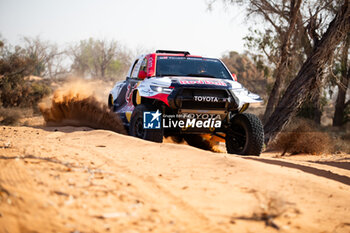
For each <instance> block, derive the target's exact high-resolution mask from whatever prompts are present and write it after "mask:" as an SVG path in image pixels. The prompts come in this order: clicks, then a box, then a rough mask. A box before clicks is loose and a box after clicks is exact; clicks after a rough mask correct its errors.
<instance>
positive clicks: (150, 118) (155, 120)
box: [143, 110, 162, 129]
mask: <svg viewBox="0 0 350 233" xmlns="http://www.w3.org/2000/svg"><path fill="white" fill-rule="evenodd" d="M161 115H162V114H161V113H160V112H159V110H157V111H156V112H143V128H144V129H160V128H161V120H160V116H161Z"/></svg>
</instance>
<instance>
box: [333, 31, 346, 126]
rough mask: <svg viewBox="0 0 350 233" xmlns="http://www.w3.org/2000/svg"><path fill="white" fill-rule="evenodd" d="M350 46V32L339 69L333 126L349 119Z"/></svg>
mask: <svg viewBox="0 0 350 233" xmlns="http://www.w3.org/2000/svg"><path fill="white" fill-rule="evenodd" d="M349 47H350V34H348V35H347V37H346V39H345V41H344V43H343V46H342V48H341V51H342V52H341V56H340V66H339V67H338V69H337V71H339V72H337V73H340V80H339V81H338V96H337V100H336V103H335V111H334V116H333V126H341V125H343V124H344V123H345V122H346V121H347V119H346V116H345V115H344V112H345V109H346V107H347V106H349V105H350V100H348V101H347V102H345V100H346V92H347V90H348V86H349V83H350V68H349V67H350V64H349Z"/></svg>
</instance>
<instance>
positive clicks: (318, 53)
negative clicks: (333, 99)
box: [264, 0, 350, 143]
mask: <svg viewBox="0 0 350 233" xmlns="http://www.w3.org/2000/svg"><path fill="white" fill-rule="evenodd" d="M349 32H350V3H349V1H348V0H345V1H344V3H343V5H342V6H341V8H340V9H339V10H338V12H337V14H336V16H335V18H334V19H333V20H332V22H331V23H330V24H329V26H328V29H327V31H326V32H325V33H324V34H323V36H322V38H321V39H320V40H318V41H316V43H315V45H314V47H313V50H312V52H311V53H310V56H309V57H308V58H307V60H306V61H305V62H304V64H303V65H302V67H301V69H300V71H299V72H298V75H297V76H296V77H295V79H293V81H292V82H291V83H290V84H289V85H288V87H287V90H286V92H285V93H284V95H283V97H282V98H281V100H280V101H279V103H278V105H277V107H276V109H275V110H274V112H273V113H272V114H271V117H270V119H269V121H268V122H267V123H266V124H265V126H264V131H265V142H266V143H268V142H269V141H270V140H271V139H272V138H274V137H275V136H276V134H277V133H278V132H279V131H280V130H281V129H282V128H283V127H284V126H285V125H286V124H287V123H288V121H289V120H290V119H291V117H292V116H294V115H295V113H296V112H297V110H298V108H299V107H300V105H301V104H302V103H303V101H304V100H305V98H306V97H307V95H308V94H309V93H312V92H313V91H314V90H315V89H317V88H318V87H319V84H320V81H322V79H323V78H324V75H323V73H324V71H325V65H326V64H327V63H328V62H329V60H330V58H331V57H332V56H331V55H332V54H333V53H334V51H335V49H336V48H337V46H338V45H339V43H340V42H341V41H343V40H344V39H345V37H346V36H347V34H348V33H349Z"/></svg>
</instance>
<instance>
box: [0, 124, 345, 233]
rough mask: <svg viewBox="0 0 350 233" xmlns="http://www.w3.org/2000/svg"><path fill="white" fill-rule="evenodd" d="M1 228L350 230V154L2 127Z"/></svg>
mask: <svg viewBox="0 0 350 233" xmlns="http://www.w3.org/2000/svg"><path fill="white" fill-rule="evenodd" d="M0 132H1V137H0V185H1V186H0V232H277V231H278V230H277V228H279V231H281V232H350V171H349V168H348V165H349V162H350V156H347V155H342V156H340V155H338V156H336V157H335V156H324V157H316V156H298V157H291V158H288V159H276V158H272V155H271V154H264V155H263V156H262V157H261V158H256V157H239V156H234V155H228V154H224V153H212V152H207V151H202V150H199V149H196V148H192V147H189V146H186V145H176V144H166V143H163V144H157V143H151V142H146V141H142V140H138V139H136V138H131V137H128V136H124V135H119V134H116V133H113V132H110V131H104V130H91V129H89V128H74V127H59V128H43V127H36V128H35V127H1V128H0Z"/></svg>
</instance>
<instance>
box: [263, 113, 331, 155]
mask: <svg viewBox="0 0 350 233" xmlns="http://www.w3.org/2000/svg"><path fill="white" fill-rule="evenodd" d="M269 148H271V149H275V150H282V151H283V153H282V155H284V154H285V153H287V152H289V153H291V154H300V153H305V154H313V155H318V154H322V153H327V152H330V151H331V149H332V148H331V139H330V137H329V135H328V133H326V132H322V131H321V130H320V129H319V128H318V126H317V125H316V124H315V123H314V122H312V121H310V120H305V119H301V118H296V119H295V121H294V122H292V123H291V124H289V125H288V126H287V127H286V128H285V130H283V132H281V133H280V134H279V135H278V136H277V138H276V140H275V141H274V142H272V144H271V145H270V146H269Z"/></svg>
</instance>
